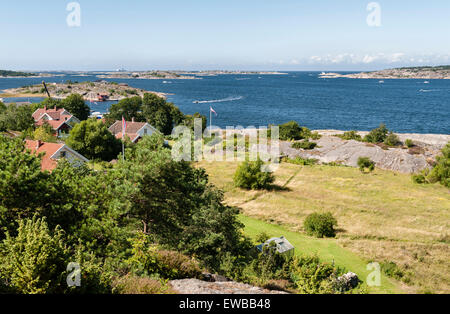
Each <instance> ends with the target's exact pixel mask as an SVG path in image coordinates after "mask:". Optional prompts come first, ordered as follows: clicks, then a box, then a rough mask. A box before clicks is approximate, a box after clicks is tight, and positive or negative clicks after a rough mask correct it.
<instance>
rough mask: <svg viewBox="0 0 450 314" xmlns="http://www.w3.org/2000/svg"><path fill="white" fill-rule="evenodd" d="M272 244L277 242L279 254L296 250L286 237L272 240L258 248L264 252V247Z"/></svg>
mask: <svg viewBox="0 0 450 314" xmlns="http://www.w3.org/2000/svg"><path fill="white" fill-rule="evenodd" d="M272 242H275V244H276V247H277V252H278V253H280V254H283V253H286V252H289V251H291V250H293V249H294V246H293V245H292V244H291V243H290V242H289V241H288V240H287V239H286V238H285V237H279V238H271V239H269V240H267V241H266V242H265V243H263V244H260V245H258V246H257V248H258V249H259V250H260V251H262V249H263V247H264V246H269V245H270V244H271V243H272Z"/></svg>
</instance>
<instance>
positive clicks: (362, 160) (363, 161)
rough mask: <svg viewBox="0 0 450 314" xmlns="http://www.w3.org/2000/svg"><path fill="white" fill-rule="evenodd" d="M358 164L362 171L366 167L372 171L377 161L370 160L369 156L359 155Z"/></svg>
mask: <svg viewBox="0 0 450 314" xmlns="http://www.w3.org/2000/svg"><path fill="white" fill-rule="evenodd" d="M358 166H359V170H361V172H365V171H366V169H368V170H369V172H372V171H374V170H375V162H374V161H372V160H370V158H369V157H359V158H358Z"/></svg>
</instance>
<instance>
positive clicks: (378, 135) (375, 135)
mask: <svg viewBox="0 0 450 314" xmlns="http://www.w3.org/2000/svg"><path fill="white" fill-rule="evenodd" d="M388 133H389V130H388V129H387V128H386V125H385V124H383V123H382V124H380V126H379V127H378V128H376V129H373V130H372V131H370V133H369V134H367V135H366V136H365V137H364V141H366V142H368V143H375V144H376V143H383V142H384V140H385V139H386V138H387V136H388Z"/></svg>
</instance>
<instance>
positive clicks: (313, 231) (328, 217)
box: [304, 213, 337, 238]
mask: <svg viewBox="0 0 450 314" xmlns="http://www.w3.org/2000/svg"><path fill="white" fill-rule="evenodd" d="M336 225H337V220H336V219H335V218H334V217H333V215H332V214H331V213H325V214H319V213H314V214H311V215H309V216H308V217H306V219H305V222H304V228H305V230H306V232H307V234H308V235H311V236H316V237H318V238H324V237H335V236H336V230H335V227H336Z"/></svg>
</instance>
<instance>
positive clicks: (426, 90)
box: [419, 89, 439, 93]
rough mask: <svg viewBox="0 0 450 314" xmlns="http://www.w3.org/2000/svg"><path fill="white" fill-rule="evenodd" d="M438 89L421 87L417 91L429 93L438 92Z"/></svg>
mask: <svg viewBox="0 0 450 314" xmlns="http://www.w3.org/2000/svg"><path fill="white" fill-rule="evenodd" d="M438 91H439V90H438V89H421V90H419V92H421V93H430V92H438Z"/></svg>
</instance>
